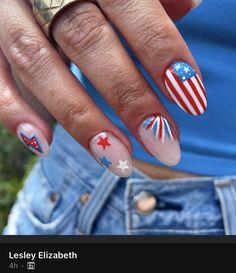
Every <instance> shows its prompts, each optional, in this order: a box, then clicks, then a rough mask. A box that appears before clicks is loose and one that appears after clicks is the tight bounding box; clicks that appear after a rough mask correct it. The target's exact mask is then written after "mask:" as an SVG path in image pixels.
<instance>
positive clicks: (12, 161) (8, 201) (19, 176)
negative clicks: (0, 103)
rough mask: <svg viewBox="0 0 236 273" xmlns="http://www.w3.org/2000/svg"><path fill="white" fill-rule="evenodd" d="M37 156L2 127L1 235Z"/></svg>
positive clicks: (0, 175)
mask: <svg viewBox="0 0 236 273" xmlns="http://www.w3.org/2000/svg"><path fill="white" fill-rule="evenodd" d="M35 161H36V156H34V155H32V153H31V152H30V151H28V150H27V148H25V147H24V146H23V145H22V144H21V143H20V142H19V140H17V138H16V137H15V136H13V135H11V134H10V133H9V132H8V131H7V130H6V129H5V128H3V127H2V126H1V125H0V234H1V232H2V229H3V227H4V226H5V225H6V221H7V217H8V214H9V212H10V209H11V207H12V205H13V204H14V201H15V199H16V195H17V192H18V191H19V190H20V189H21V187H22V185H23V181H24V178H25V177H26V176H27V174H28V173H29V171H30V170H31V169H32V166H33V165H34V163H35Z"/></svg>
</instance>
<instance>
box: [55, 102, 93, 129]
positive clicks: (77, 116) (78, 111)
mask: <svg viewBox="0 0 236 273" xmlns="http://www.w3.org/2000/svg"><path fill="white" fill-rule="evenodd" d="M61 104H62V105H61V106H62V107H63V108H61V107H60V103H59V107H58V109H63V111H60V113H59V119H60V122H61V124H62V125H63V126H64V127H65V128H67V129H73V128H78V124H79V123H82V122H83V120H84V119H86V118H87V116H88V114H89V106H88V105H80V104H73V105H71V104H70V103H69V104H67V105H65V102H64V101H63V102H61Z"/></svg>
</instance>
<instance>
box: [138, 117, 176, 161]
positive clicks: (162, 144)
mask: <svg viewBox="0 0 236 273" xmlns="http://www.w3.org/2000/svg"><path fill="white" fill-rule="evenodd" d="M139 135H140V137H141V140H142V142H143V144H144V145H145V147H146V148H147V150H148V151H149V152H150V153H151V154H152V155H153V156H154V157H156V158H157V159H158V160H159V161H160V162H162V163H164V164H165V165H168V166H174V165H176V164H178V162H179V161H180V155H181V152H180V146H179V141H178V139H177V138H176V137H175V135H174V132H173V130H172V128H171V127H170V125H169V122H168V121H167V120H166V119H165V118H164V117H163V116H161V115H153V116H151V117H149V118H147V119H146V120H145V121H144V122H143V123H142V124H141V126H140V128H139Z"/></svg>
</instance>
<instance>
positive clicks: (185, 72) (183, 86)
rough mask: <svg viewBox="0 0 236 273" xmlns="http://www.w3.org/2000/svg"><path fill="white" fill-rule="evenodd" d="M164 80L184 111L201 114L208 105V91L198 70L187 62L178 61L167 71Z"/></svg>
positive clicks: (171, 94)
mask: <svg viewBox="0 0 236 273" xmlns="http://www.w3.org/2000/svg"><path fill="white" fill-rule="evenodd" d="M164 82H165V85H166V88H167V90H168V92H169V93H170V96H171V97H172V98H173V100H174V101H175V102H176V103H177V104H178V105H179V107H180V108H182V109H183V110H184V111H186V112H187V113H189V114H191V115H201V114H203V113H204V112H205V110H206V107H207V97H206V91H205V88H204V86H203V83H202V81H201V79H200V77H199V75H198V74H197V73H196V71H195V70H194V69H193V68H192V67H191V66H190V65H189V64H187V63H185V62H176V63H174V64H173V65H171V66H170V67H169V68H168V69H167V70H166V73H165V76H164Z"/></svg>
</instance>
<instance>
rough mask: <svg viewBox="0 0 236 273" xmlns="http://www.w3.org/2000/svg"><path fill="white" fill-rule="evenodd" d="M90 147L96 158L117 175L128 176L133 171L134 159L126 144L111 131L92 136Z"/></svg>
mask: <svg viewBox="0 0 236 273" xmlns="http://www.w3.org/2000/svg"><path fill="white" fill-rule="evenodd" d="M90 149H91V152H92V154H93V156H94V157H95V159H96V160H97V161H98V162H99V163H100V164H101V165H102V166H104V167H106V168H107V169H109V170H110V171H111V172H112V173H114V174H115V175H118V176H120V177H128V176H130V175H131V173H132V171H133V167H132V160H131V157H130V154H129V151H128V150H127V148H126V147H125V145H124V144H123V143H122V142H121V141H120V140H119V139H118V138H117V137H115V136H114V135H112V134H111V133H109V132H102V133H99V134H98V135H96V136H95V137H93V138H92V140H91V141H90Z"/></svg>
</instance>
